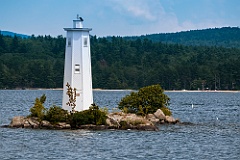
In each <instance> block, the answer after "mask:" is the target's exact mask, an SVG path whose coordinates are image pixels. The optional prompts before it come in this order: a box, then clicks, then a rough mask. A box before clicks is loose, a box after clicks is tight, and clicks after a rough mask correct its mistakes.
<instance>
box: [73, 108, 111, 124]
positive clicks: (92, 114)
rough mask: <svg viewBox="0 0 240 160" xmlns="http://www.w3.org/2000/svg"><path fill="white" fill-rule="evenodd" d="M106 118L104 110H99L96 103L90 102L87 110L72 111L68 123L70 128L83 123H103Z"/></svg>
mask: <svg viewBox="0 0 240 160" xmlns="http://www.w3.org/2000/svg"><path fill="white" fill-rule="evenodd" d="M106 118H107V116H106V112H104V111H101V110H100V109H99V107H98V106H97V105H95V104H92V106H90V107H89V109H88V110H84V111H81V112H75V113H72V115H71V116H70V125H71V127H72V128H77V127H78V126H80V125H85V124H95V125H104V124H105V123H106Z"/></svg>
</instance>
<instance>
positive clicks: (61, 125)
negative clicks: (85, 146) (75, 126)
mask: <svg viewBox="0 0 240 160" xmlns="http://www.w3.org/2000/svg"><path fill="white" fill-rule="evenodd" d="M55 127H56V128H57V129H71V126H70V124H68V123H65V122H59V123H58V124H57V125H55Z"/></svg>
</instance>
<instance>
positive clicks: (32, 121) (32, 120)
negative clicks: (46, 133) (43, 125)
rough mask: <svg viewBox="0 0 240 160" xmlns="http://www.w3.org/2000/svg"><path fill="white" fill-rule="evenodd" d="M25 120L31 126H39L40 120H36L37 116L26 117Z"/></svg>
mask: <svg viewBox="0 0 240 160" xmlns="http://www.w3.org/2000/svg"><path fill="white" fill-rule="evenodd" d="M26 121H28V123H29V124H30V125H31V128H39V127H40V122H39V121H38V118H37V117H30V118H27V119H26Z"/></svg>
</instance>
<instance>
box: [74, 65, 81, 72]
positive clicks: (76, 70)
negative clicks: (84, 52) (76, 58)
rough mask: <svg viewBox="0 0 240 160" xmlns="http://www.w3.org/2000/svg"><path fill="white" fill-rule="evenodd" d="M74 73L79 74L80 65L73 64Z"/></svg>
mask: <svg viewBox="0 0 240 160" xmlns="http://www.w3.org/2000/svg"><path fill="white" fill-rule="evenodd" d="M75 73H80V64H75Z"/></svg>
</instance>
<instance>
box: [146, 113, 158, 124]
mask: <svg viewBox="0 0 240 160" xmlns="http://www.w3.org/2000/svg"><path fill="white" fill-rule="evenodd" d="M146 118H147V120H149V121H151V122H152V123H158V122H159V119H158V118H156V116H154V114H148V115H147V116H146Z"/></svg>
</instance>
